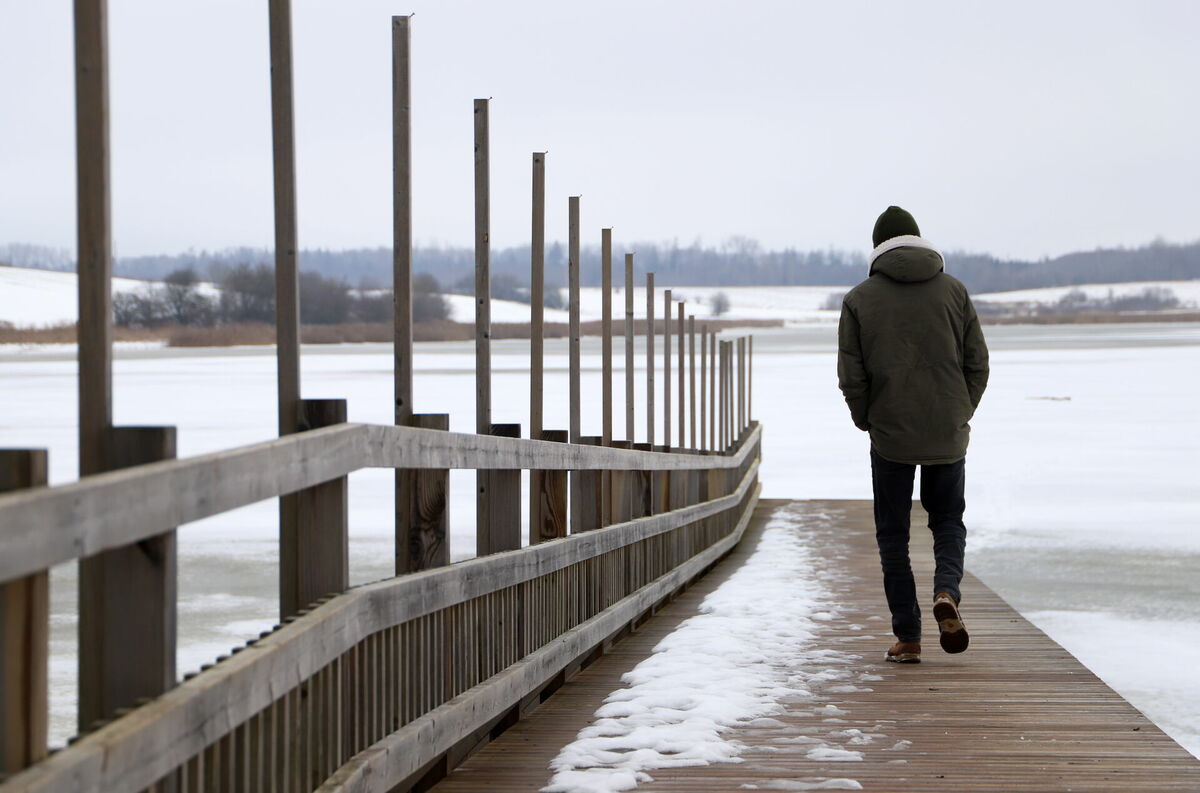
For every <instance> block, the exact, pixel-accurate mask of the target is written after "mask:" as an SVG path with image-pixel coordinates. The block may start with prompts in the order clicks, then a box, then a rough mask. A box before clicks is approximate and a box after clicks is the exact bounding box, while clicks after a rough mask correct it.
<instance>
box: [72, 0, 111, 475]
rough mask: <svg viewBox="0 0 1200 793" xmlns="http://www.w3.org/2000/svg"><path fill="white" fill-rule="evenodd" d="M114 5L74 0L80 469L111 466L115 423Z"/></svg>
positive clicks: (104, 1)
mask: <svg viewBox="0 0 1200 793" xmlns="http://www.w3.org/2000/svg"><path fill="white" fill-rule="evenodd" d="M108 153H109V129H108V3H107V0H76V3H75V160H76V162H75V167H76V190H77V196H78V210H77V211H78V215H77V222H76V231H77V243H78V246H79V263H78V272H79V280H78V287H79V324H78V325H77V326H76V327H77V330H76V339H77V342H78V345H79V474H80V476H87V475H89V474H96V473H100V472H101V471H104V470H106V467H107V466H106V458H107V455H106V449H105V444H106V443H107V441H108V430H109V427H111V426H112V333H113V331H112V291H111V286H110V283H111V279H112V205H111V200H110V195H111V191H110V186H109V185H110V179H109V158H108Z"/></svg>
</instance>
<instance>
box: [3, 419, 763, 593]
mask: <svg viewBox="0 0 1200 793" xmlns="http://www.w3.org/2000/svg"><path fill="white" fill-rule="evenodd" d="M746 454H748V452H746V451H743V452H740V453H739V454H738V455H733V456H714V457H707V458H701V457H697V456H695V455H674V454H665V453H661V452H649V451H638V450H626V449H613V448H609V447H591V446H581V445H579V444H571V443H554V442H551V441H536V440H529V439H524V438H498V437H495V436H487V435H473V434H469V433H455V432H441V431H438V430H429V429H421V428H416V427H395V426H389V425H369V424H341V425H337V426H334V427H327V428H324V429H317V430H311V431H308V432H303V433H296V434H293V435H290V436H288V437H285V438H279V439H276V440H272V441H265V442H263V443H258V444H252V445H249V446H243V447H241V448H237V449H230V450H227V451H223V452H215V453H213V454H207V455H200V456H197V457H192V458H187V459H184V460H176V461H169V462H160V463H150V464H148V465H141V466H137V467H136V468H132V469H129V470H125V471H113V472H109V473H104V474H97V475H95V476H89V477H87V478H85V479H82V480H80V481H78V482H74V483H71V484H68V485H62V486H59V487H53V488H46V489H42V490H37V491H31V492H22V493H10V494H6V495H0V541H2V542H3V543H4V548H5V553H4V554H0V581H7V580H9V579H11V578H15V577H18V576H21V575H26V574H29V573H32V572H37V571H39V570H45V569H48V568H50V567H53V566H54V565H56V564H60V563H62V562H65V561H68V560H71V559H76V558H79V557H81V556H89V555H91V554H94V553H98V552H100V551H103V550H106V549H109V548H116V547H119V546H122V545H129V544H130V543H134V542H138V541H139V540H144V539H146V538H147V537H152V536H154V535H155V534H161V533H162V532H163V531H166V530H168V529H171V528H173V527H175V526H179V525H182V524H184V523H189V522H191V521H194V520H199V519H201V518H206V517H209V516H211V515H217V514H220V513H222V512H227V511H229V510H231V509H236V508H238V507H242V506H245V505H247V504H253V503H255V502H257V501H262V500H264V499H268V498H274V497H276V496H279V495H281V494H284V493H292V492H295V491H297V490H301V489H303V488H306V487H311V486H313V485H317V484H320V483H322V482H328V481H329V480H331V479H337V478H339V477H342V476H345V475H347V474H349V473H352V472H354V471H357V470H359V469H362V468H437V469H442V468H444V469H481V470H482V469H492V468H510V469H511V468H519V469H531V468H541V469H547V470H558V471H571V470H576V471H579V470H598V469H614V468H624V469H629V470H670V469H703V468H730V469H732V468H737V467H738V466H739V465H741V464H742V462H743V461H744V460H745V455H746Z"/></svg>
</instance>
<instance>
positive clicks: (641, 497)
mask: <svg viewBox="0 0 1200 793" xmlns="http://www.w3.org/2000/svg"><path fill="white" fill-rule="evenodd" d="M633 448H635V449H637V450H639V451H643V452H649V451H654V447H653V446H652V445H651V444H649V443H635V444H633ZM632 478H633V502H632V505H631V509H632V510H633V512H632V514H631V516H630V517H633V518H645V517H649V516H650V515H653V514H654V472H653V471H633V472H632Z"/></svg>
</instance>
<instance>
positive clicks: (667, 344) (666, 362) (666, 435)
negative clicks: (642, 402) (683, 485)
mask: <svg viewBox="0 0 1200 793" xmlns="http://www.w3.org/2000/svg"><path fill="white" fill-rule="evenodd" d="M663 450H664V451H670V450H671V290H670V289H664V290H663Z"/></svg>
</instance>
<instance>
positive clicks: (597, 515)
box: [571, 435, 606, 534]
mask: <svg viewBox="0 0 1200 793" xmlns="http://www.w3.org/2000/svg"><path fill="white" fill-rule="evenodd" d="M577 443H581V444H585V445H587V446H602V445H603V440H602V439H601V437H600V436H599V435H584V436H583V437H581V438H580V439H579V440H578V441H577ZM605 473H606V472H605V471H599V470H591V471H576V472H574V473H573V474H571V475H572V476H573V477H576V478H577V480H578V482H579V485H578V490H577V491H576V492H577V493H578V495H579V501H578V506H577V508H576V512H575V514H576V515H577V520H576V521H574V522H573V523H572V524H571V533H572V534H578V533H579V532H583V531H595V530H596V529H599V528H602V527H603V525H604V523H603V514H604V505H603V501H604V493H603V488H602V487H601V484H600V483H601V481H602V480H603V477H604V474H605Z"/></svg>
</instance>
